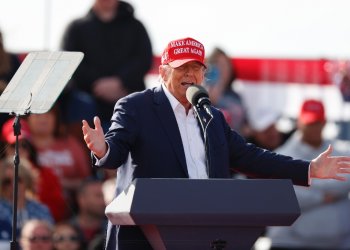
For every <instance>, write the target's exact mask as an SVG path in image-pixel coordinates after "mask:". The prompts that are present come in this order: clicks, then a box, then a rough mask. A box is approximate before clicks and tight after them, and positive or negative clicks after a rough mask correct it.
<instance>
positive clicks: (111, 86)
mask: <svg viewBox="0 0 350 250" xmlns="http://www.w3.org/2000/svg"><path fill="white" fill-rule="evenodd" d="M96 38H98V39H96ZM62 49H64V50H67V51H81V52H83V53H84V55H85V56H84V59H83V61H82V63H81V64H80V65H79V67H78V69H77V71H76V72H75V74H74V75H73V77H72V80H73V81H72V84H73V85H74V86H75V87H76V88H77V89H79V90H83V91H85V92H87V93H89V94H90V95H92V96H93V97H94V98H95V100H96V102H97V113H98V115H99V116H100V117H101V120H102V123H103V125H105V126H104V127H105V128H106V126H108V122H109V119H110V116H111V110H112V109H113V106H114V103H115V101H116V100H118V99H119V98H121V97H123V96H125V95H126V94H129V93H132V92H135V91H140V90H143V89H145V83H144V76H145V74H146V73H147V72H148V71H149V70H150V68H151V66H152V62H153V54H152V46H151V42H150V39H149V36H148V34H147V31H146V29H145V27H144V25H143V24H142V23H141V22H140V21H139V20H137V19H136V18H135V17H134V9H133V7H132V6H131V5H130V4H129V3H127V2H124V1H119V0H95V1H94V3H93V6H92V8H91V9H90V11H89V12H88V13H87V15H86V16H84V17H82V18H79V19H77V20H74V21H73V22H71V23H70V24H69V26H68V27H67V29H66V31H65V33H64V35H63V40H62ZM80 121H81V120H80ZM80 121H79V122H80Z"/></svg>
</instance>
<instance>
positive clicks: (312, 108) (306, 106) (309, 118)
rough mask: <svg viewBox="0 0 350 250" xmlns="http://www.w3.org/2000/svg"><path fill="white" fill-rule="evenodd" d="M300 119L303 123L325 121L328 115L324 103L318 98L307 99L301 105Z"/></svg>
mask: <svg viewBox="0 0 350 250" xmlns="http://www.w3.org/2000/svg"><path fill="white" fill-rule="evenodd" d="M299 121H300V122H301V123H303V124H306V125H307V124H311V123H314V122H325V121H326V115H325V109H324V106H323V103H322V102H321V101H318V100H306V101H305V102H304V103H303V105H302V106H301V110H300V114H299Z"/></svg>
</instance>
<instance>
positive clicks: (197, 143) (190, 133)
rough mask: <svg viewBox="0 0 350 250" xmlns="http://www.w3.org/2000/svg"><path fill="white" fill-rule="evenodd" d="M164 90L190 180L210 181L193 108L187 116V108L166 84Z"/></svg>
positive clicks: (202, 143) (163, 86)
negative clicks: (180, 142)
mask: <svg viewBox="0 0 350 250" xmlns="http://www.w3.org/2000/svg"><path fill="white" fill-rule="evenodd" d="M162 88H163V90H164V93H165V95H166V96H167V98H168V99H169V102H170V105H171V107H172V109H173V111H174V114H175V117H176V121H177V125H178V127H179V130H180V134H181V140H182V145H183V147H184V151H185V157H186V165H187V171H188V175H189V177H190V179H208V174H207V171H206V166H205V148H204V142H203V139H202V136H201V132H200V127H199V124H198V122H197V120H196V118H195V115H194V112H193V108H191V109H190V110H189V112H188V114H187V115H186V110H185V107H184V106H183V105H182V104H181V103H180V102H179V101H178V100H177V99H176V98H175V97H174V96H173V95H172V94H171V93H170V92H169V90H168V89H167V88H166V86H165V85H164V84H162Z"/></svg>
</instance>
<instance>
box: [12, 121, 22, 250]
mask: <svg viewBox="0 0 350 250" xmlns="http://www.w3.org/2000/svg"><path fill="white" fill-rule="evenodd" d="M13 132H14V135H15V136H16V143H15V155H14V158H13V162H14V167H15V172H14V182H13V206H12V240H11V244H10V245H11V250H17V249H18V243H17V239H16V237H17V199H18V167H19V162H20V160H19V150H18V136H19V135H20V134H21V123H20V120H19V115H16V117H15V120H14V122H13Z"/></svg>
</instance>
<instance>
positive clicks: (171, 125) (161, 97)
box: [154, 86, 188, 176]
mask: <svg viewBox="0 0 350 250" xmlns="http://www.w3.org/2000/svg"><path fill="white" fill-rule="evenodd" d="M154 104H155V110H156V113H157V115H158V118H159V120H160V121H161V124H162V126H163V128H164V130H165V132H166V134H167V135H168V138H169V141H170V143H171V145H172V147H173V149H174V151H175V153H176V155H177V157H178V159H179V162H180V164H181V166H182V168H183V169H184V171H185V173H186V174H187V176H188V171H187V165H186V158H185V152H184V148H183V145H182V140H181V135H180V131H179V128H178V126H177V121H176V118H175V115H174V112H173V110H172V109H171V105H170V103H169V100H168V98H167V97H166V95H165V93H164V92H163V89H162V87H161V86H159V87H156V88H154Z"/></svg>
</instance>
